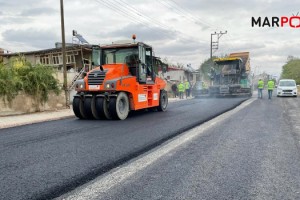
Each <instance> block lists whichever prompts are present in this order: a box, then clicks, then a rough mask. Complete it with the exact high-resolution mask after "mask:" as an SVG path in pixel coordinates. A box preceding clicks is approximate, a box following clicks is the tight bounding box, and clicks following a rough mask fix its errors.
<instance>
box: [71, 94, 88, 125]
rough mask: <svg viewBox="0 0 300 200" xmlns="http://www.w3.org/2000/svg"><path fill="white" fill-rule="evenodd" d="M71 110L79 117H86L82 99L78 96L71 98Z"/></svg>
mask: <svg viewBox="0 0 300 200" xmlns="http://www.w3.org/2000/svg"><path fill="white" fill-rule="evenodd" d="M73 112H74V114H75V116H76V117H78V118H79V119H86V115H85V110H84V106H83V101H82V99H81V98H80V97H77V96H75V97H74V99H73Z"/></svg>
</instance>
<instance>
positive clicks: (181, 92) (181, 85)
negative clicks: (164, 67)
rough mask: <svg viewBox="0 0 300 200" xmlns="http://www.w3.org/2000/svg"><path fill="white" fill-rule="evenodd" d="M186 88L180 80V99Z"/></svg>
mask: <svg viewBox="0 0 300 200" xmlns="http://www.w3.org/2000/svg"><path fill="white" fill-rule="evenodd" d="M184 90H185V88H184V84H183V82H180V83H179V85H178V92H179V99H183V93H184Z"/></svg>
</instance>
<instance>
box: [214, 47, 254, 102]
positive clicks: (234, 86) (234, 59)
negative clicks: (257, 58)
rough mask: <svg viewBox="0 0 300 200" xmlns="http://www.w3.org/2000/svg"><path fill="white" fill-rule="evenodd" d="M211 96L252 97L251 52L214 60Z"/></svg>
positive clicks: (233, 54)
mask: <svg viewBox="0 0 300 200" xmlns="http://www.w3.org/2000/svg"><path fill="white" fill-rule="evenodd" d="M214 63H215V64H216V65H215V67H213V68H212V69H211V79H212V84H211V86H210V87H209V94H210V96H243V95H246V96H252V87H251V81H250V75H249V74H250V54H249V52H237V53H231V54H230V55H229V56H228V57H224V58H217V59H214Z"/></svg>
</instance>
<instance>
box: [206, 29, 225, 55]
mask: <svg viewBox="0 0 300 200" xmlns="http://www.w3.org/2000/svg"><path fill="white" fill-rule="evenodd" d="M224 34H227V31H225V32H222V31H220V32H219V33H217V32H214V33H211V34H210V58H212V54H213V52H212V51H213V50H218V48H219V39H220V37H222V35H224ZM214 35H217V40H216V41H213V36H214Z"/></svg>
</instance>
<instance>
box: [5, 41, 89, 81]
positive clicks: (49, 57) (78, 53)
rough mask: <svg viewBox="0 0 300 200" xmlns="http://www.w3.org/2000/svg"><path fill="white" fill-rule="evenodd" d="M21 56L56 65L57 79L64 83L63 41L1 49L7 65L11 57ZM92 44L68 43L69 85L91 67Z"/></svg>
mask: <svg viewBox="0 0 300 200" xmlns="http://www.w3.org/2000/svg"><path fill="white" fill-rule="evenodd" d="M19 56H23V57H25V59H26V61H28V62H30V63H31V64H33V65H36V64H43V65H46V66H47V65H48V66H49V67H54V69H55V71H56V72H57V73H56V74H57V79H58V80H59V81H60V82H61V83H63V59H62V47H61V43H56V44H55V48H51V49H44V50H37V51H28V52H18V53H6V52H4V51H3V50H2V51H1V49H0V61H1V60H2V62H3V64H4V65H6V64H8V63H9V62H10V60H11V59H13V58H17V57H19ZM91 57H92V46H91V45H87V44H86V45H80V44H66V66H67V80H68V85H69V87H72V84H73V83H74V81H75V80H76V79H77V78H78V77H79V76H81V75H82V73H83V72H84V71H88V70H90V69H91V67H92V65H91Z"/></svg>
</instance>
